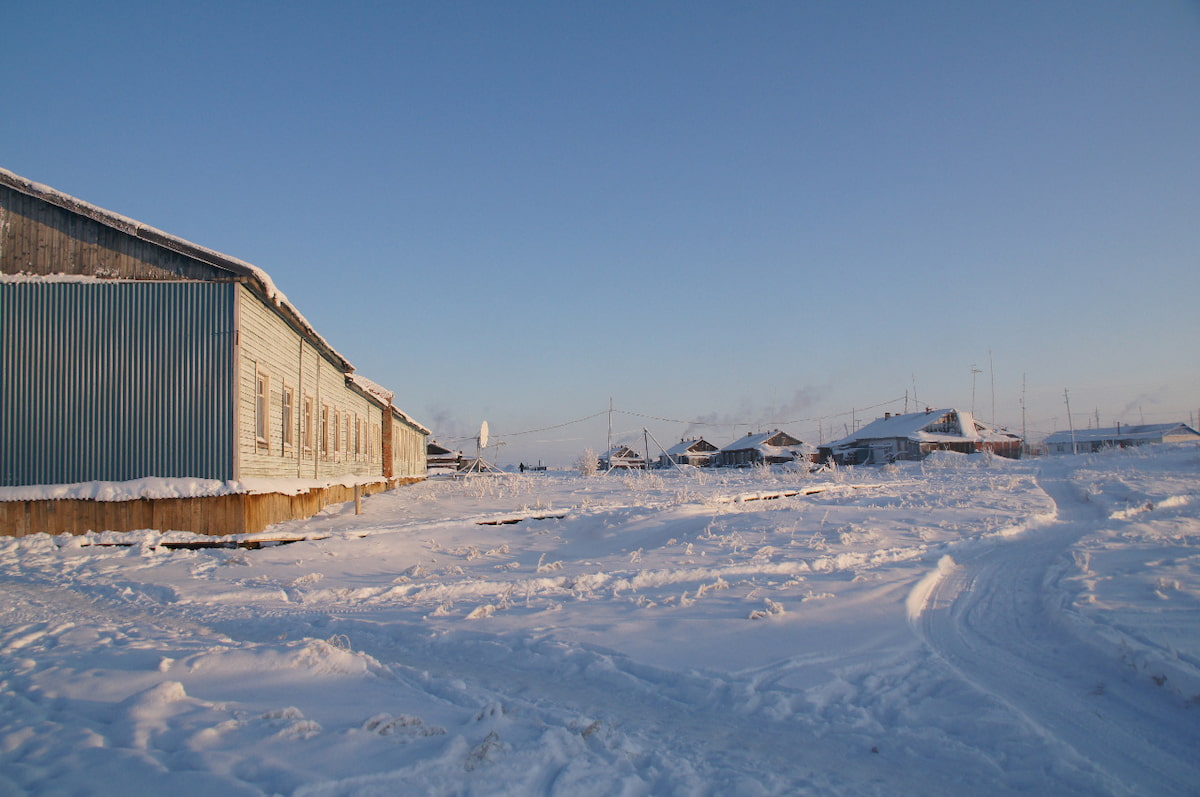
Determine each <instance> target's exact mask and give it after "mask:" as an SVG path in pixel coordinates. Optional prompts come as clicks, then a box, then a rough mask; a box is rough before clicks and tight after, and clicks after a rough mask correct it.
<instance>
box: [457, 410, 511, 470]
mask: <svg viewBox="0 0 1200 797" xmlns="http://www.w3.org/2000/svg"><path fill="white" fill-rule="evenodd" d="M490 440H491V432H490V430H489V429H488V422H487V421H484V422H483V423H481V424H479V434H478V435H476V437H475V461H474V462H472V463H471V464H470V465H469V466H468V467H467V468H466V469H464V470H463V471H462V472H463V473H503V471H501V470H500V469H499V468H497V467H496V466H495V465H493V464H492V463H490V462H488V461H487V460H485V459H484V458H483V450H484V449H485V448H487V447H488V443H489V442H490Z"/></svg>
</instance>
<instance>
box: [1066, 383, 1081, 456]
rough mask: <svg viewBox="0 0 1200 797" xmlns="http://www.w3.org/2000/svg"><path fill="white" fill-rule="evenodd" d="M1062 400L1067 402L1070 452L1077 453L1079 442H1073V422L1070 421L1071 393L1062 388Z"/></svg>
mask: <svg viewBox="0 0 1200 797" xmlns="http://www.w3.org/2000/svg"><path fill="white" fill-rule="evenodd" d="M1063 400H1064V401H1066V402H1067V428H1068V429H1070V430H1071V453H1072V454H1078V453H1079V444H1078V443H1076V442H1075V424H1074V423H1073V422H1072V421H1071V395H1070V394H1069V393H1068V392H1067V389H1066V388H1065V387H1064V388H1063Z"/></svg>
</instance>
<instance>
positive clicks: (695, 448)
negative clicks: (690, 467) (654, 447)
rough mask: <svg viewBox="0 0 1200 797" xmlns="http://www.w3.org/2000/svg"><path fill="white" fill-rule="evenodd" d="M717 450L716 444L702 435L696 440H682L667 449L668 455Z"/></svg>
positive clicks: (674, 455) (675, 455) (678, 455)
mask: <svg viewBox="0 0 1200 797" xmlns="http://www.w3.org/2000/svg"><path fill="white" fill-rule="evenodd" d="M716 450H717V447H716V446H715V445H713V444H712V443H710V442H708V441H707V440H705V439H704V438H703V437H700V438H697V439H695V440H680V441H679V442H678V443H676V444H675V445H673V446H671V447H670V448H668V449H667V456H669V457H680V456H683V455H684V454H696V453H708V452H710V451H716Z"/></svg>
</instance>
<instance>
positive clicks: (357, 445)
mask: <svg viewBox="0 0 1200 797" xmlns="http://www.w3.org/2000/svg"><path fill="white" fill-rule="evenodd" d="M361 456H362V418H359V417H358V416H357V415H355V416H354V458H355V459H358V458H360V457H361Z"/></svg>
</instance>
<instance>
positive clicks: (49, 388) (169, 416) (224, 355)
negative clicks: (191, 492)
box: [0, 281, 238, 486]
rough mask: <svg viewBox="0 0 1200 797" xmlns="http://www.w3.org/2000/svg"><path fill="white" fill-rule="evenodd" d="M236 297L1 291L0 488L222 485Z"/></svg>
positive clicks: (126, 286) (35, 286)
mask: <svg viewBox="0 0 1200 797" xmlns="http://www.w3.org/2000/svg"><path fill="white" fill-rule="evenodd" d="M237 289H238V286H236V285H235V284H233V283H213V282H209V283H200V282H150V281H140V282H78V283H74V282H40V281H39V282H0V441H3V446H2V448H0V452H2V453H0V456H2V459H0V484H2V485H5V486H13V485H26V484H63V483H68V484H69V483H73V482H84V481H124V480H128V479H136V478H141V477H145V476H163V477H196V478H205V479H221V480H225V479H230V478H232V477H233V452H232V439H233V434H232V405H233V399H232V396H233V385H232V374H233V365H232V362H233V317H234V300H235V291H236V290H237Z"/></svg>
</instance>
